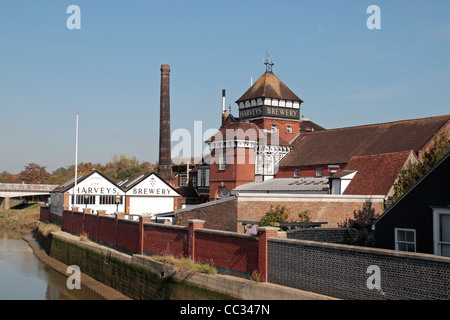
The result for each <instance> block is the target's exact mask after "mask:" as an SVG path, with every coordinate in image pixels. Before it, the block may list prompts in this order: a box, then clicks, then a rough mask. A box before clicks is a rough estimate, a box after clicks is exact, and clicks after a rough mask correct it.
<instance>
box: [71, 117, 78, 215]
mask: <svg viewBox="0 0 450 320" xmlns="http://www.w3.org/2000/svg"><path fill="white" fill-rule="evenodd" d="M77 178H78V113H77V125H76V129H75V186H74V187H73V203H72V207H74V205H75V204H76V203H77V195H76V188H77Z"/></svg>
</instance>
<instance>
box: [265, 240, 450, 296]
mask: <svg viewBox="0 0 450 320" xmlns="http://www.w3.org/2000/svg"><path fill="white" fill-rule="evenodd" d="M268 246H269V254H268V270H269V275H268V280H269V282H272V283H276V284H280V285H284V286H289V287H293V288H297V289H301V290H306V291H311V292H316V293H320V294H325V295H329V296H332V297H336V298H341V299H364V300H375V299H377V300H378V299H382V300H385V299H386V300H387V299H388V300H396V299H405V300H406V299H413V300H424V299H427V300H429V299H446V300H448V299H450V258H446V257H439V256H433V255H427V254H419V253H407V252H398V251H392V250H384V249H374V248H363V247H355V246H347V245H339V244H329V243H320V242H310V241H302V240H289V239H280V238H271V239H269V240H268ZM377 267H378V268H379V269H378V270H379V273H375V271H373V270H375V269H372V268H377ZM377 275H379V278H378V280H379V282H377V279H376V278H375V277H376V276H377ZM367 283H369V284H371V285H372V289H370V288H369V287H368V286H367ZM374 284H379V285H380V286H379V287H376V286H375V287H373V285H374Z"/></svg>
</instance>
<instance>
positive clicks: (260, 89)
mask: <svg viewBox="0 0 450 320" xmlns="http://www.w3.org/2000/svg"><path fill="white" fill-rule="evenodd" d="M257 98H272V99H280V100H288V101H299V102H300V103H302V102H303V100H302V99H300V98H299V97H297V95H296V94H295V93H293V92H292V91H291V89H289V88H288V87H287V86H286V85H285V84H284V83H283V82H282V81H281V80H280V79H278V77H277V76H276V75H275V74H273V73H272V72H270V71H266V72H265V73H264V74H263V75H262V76H261V77H260V78H259V79H258V80H257V81H256V82H255V83H254V84H253V85H252V86H251V87H250V89H248V90H247V91H246V92H245V93H244V94H243V95H242V97H240V98H239V99H238V100H237V101H236V103H239V102H241V101H246V100H251V99H257Z"/></svg>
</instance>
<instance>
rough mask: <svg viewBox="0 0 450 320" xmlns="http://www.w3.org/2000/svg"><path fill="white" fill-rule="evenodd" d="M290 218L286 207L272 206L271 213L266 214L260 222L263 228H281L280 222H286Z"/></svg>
mask: <svg viewBox="0 0 450 320" xmlns="http://www.w3.org/2000/svg"><path fill="white" fill-rule="evenodd" d="M288 217H289V210H288V209H287V208H286V206H280V205H277V206H276V207H274V206H272V205H271V206H270V209H269V211H267V212H266V214H265V215H264V217H262V218H261V219H260V220H259V225H260V226H261V227H263V226H268V227H279V226H280V222H285V221H286V220H287V219H288Z"/></svg>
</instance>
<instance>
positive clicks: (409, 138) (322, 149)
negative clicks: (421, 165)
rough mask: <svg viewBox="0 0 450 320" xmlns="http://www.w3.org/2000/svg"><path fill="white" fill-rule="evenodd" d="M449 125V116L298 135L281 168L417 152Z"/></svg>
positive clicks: (340, 162)
mask: <svg viewBox="0 0 450 320" xmlns="http://www.w3.org/2000/svg"><path fill="white" fill-rule="evenodd" d="M449 121H450V115H445V116H438V117H431V118H423V119H414V120H404V121H397V122H389V123H381V124H372V125H365V126H358V127H349V128H341V129H331V130H324V131H314V132H311V133H305V134H301V135H300V136H299V137H298V138H297V139H295V140H294V141H293V142H292V144H291V146H292V147H293V151H292V152H291V153H290V154H289V155H288V156H287V157H286V158H285V159H284V160H283V161H282V162H281V163H280V167H301V166H314V165H327V164H346V163H348V162H349V161H350V158H351V157H352V156H362V155H372V154H381V153H392V152H399V151H405V150H413V151H414V152H416V153H417V152H418V151H420V150H422V148H424V147H425V146H426V144H427V143H428V142H429V141H431V140H432V139H433V136H434V135H435V134H436V133H437V132H438V131H439V130H440V129H441V128H442V127H443V126H444V125H446V124H448V123H449Z"/></svg>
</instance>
